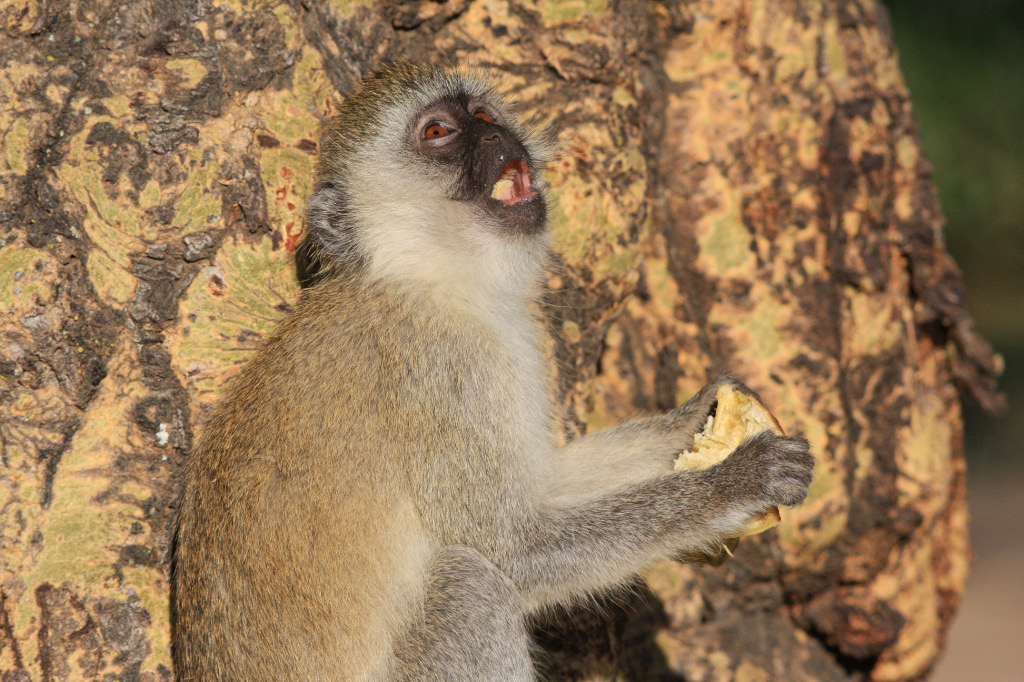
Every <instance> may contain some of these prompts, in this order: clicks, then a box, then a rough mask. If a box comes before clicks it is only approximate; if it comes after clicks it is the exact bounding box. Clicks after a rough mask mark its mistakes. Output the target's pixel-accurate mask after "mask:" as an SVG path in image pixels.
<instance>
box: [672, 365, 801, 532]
mask: <svg viewBox="0 0 1024 682" xmlns="http://www.w3.org/2000/svg"><path fill="white" fill-rule="evenodd" d="M715 397H716V398H717V400H718V408H717V409H716V410H715V414H714V415H713V416H709V417H708V422H707V424H706V425H705V426H704V430H703V431H702V432H701V433H698V434H696V435H695V436H694V437H693V447H692V448H691V449H690V450H687V451H686V452H684V453H682V454H681V455H679V458H678V459H676V464H675V467H676V469H707V468H709V467H712V466H714V465H716V464H718V463H719V462H721V461H722V460H724V459H725V458H726V457H728V456H729V453H731V452H732V451H733V450H735V449H736V448H737V447H739V444H740V443H742V442H743V441H745V440H746V439H748V438H750V437H751V436H756V435H757V434H759V433H761V432H762V431H764V430H766V429H768V430H771V431H775V432H777V433H783V431H782V427H781V426H779V422H778V421H776V420H775V417H773V416H772V414H771V412H769V411H768V410H767V408H765V406H764V405H762V404H761V403H760V401H758V399H757V398H755V397H753V396H750V395H747V394H746V393H743V392H742V391H738V390H736V388H735V387H733V386H729V385H726V386H722V387H721V388H720V389H718V394H717V395H716V396H715ZM780 521H782V517H781V516H780V515H779V508H778V507H773V508H771V509H767V510H765V511H763V512H761V513H759V514H755V515H754V516H752V517H751V518H750V520H749V521H747V525H746V527H745V528H744V529H743V531H742V532H741V533H739V535H738V536H737V537H744V536H747V535H756V534H757V533H763V532H764V531H766V530H768V529H769V528H774V527H775V526H777V525H779V522H780Z"/></svg>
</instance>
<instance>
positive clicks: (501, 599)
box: [399, 547, 535, 682]
mask: <svg viewBox="0 0 1024 682" xmlns="http://www.w3.org/2000/svg"><path fill="white" fill-rule="evenodd" d="M524 618H525V609H524V607H523V600H522V597H521V596H520V595H519V592H518V591H517V590H516V589H515V586H514V585H513V584H512V582H511V581H510V580H509V579H508V577H507V576H505V575H504V574H503V573H502V572H501V571H499V570H498V569H497V568H496V567H495V566H494V564H492V563H491V562H490V561H488V560H487V559H486V558H485V557H484V556H483V555H481V554H480V553H479V552H477V551H475V550H472V549H469V548H467V547H446V548H444V549H442V550H440V551H438V553H437V554H436V555H435V556H434V558H433V559H432V560H431V563H430V567H429V569H428V573H427V584H426V591H425V598H424V608H423V618H422V620H421V621H420V622H418V623H416V625H415V626H414V627H413V628H412V630H411V631H410V632H409V635H408V637H407V638H406V639H405V641H404V642H403V645H402V647H401V650H400V653H399V659H400V661H401V668H402V669H404V670H405V671H407V673H408V674H407V676H406V678H405V679H406V680H408V681H410V682H411V681H412V680H416V681H417V682H418V681H420V680H423V681H426V680H439V679H444V680H452V681H453V682H455V681H460V682H461V681H463V680H464V681H466V682H469V681H470V680H474V681H478V682H484V681H487V682H490V681H493V682H497V681H498V680H509V681H512V682H532V681H533V680H534V679H535V675H534V669H533V663H532V661H531V659H530V640H529V635H528V634H527V631H526V623H525V619H524Z"/></svg>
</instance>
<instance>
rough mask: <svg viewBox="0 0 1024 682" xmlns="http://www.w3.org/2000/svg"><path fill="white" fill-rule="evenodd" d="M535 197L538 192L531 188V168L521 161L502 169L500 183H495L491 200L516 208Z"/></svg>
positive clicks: (509, 163) (510, 162)
mask: <svg viewBox="0 0 1024 682" xmlns="http://www.w3.org/2000/svg"><path fill="white" fill-rule="evenodd" d="M535 196H537V192H535V191H534V190H533V187H531V186H530V168H529V167H528V166H527V165H526V162H525V161H522V160H521V159H516V160H515V161H509V162H508V163H507V164H505V167H504V168H502V169H501V175H500V176H499V177H498V181H497V182H495V183H494V188H493V189H492V190H491V198H492V199H497V200H498V201H500V202H501V203H503V204H505V205H506V206H515V205H516V204H518V203H520V202H523V201H526V200H527V199H532V198H534V197H535Z"/></svg>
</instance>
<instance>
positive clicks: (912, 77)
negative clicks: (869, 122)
mask: <svg viewBox="0 0 1024 682" xmlns="http://www.w3.org/2000/svg"><path fill="white" fill-rule="evenodd" d="M886 4H887V5H888V7H889V10H890V12H891V13H892V18H893V28H894V31H895V35H896V44H897V47H898V48H899V51H900V66H901V68H902V69H903V73H904V75H905V77H906V80H907V85H908V86H909V87H910V91H911V94H912V95H913V98H914V110H915V116H916V118H917V122H918V125H919V127H920V133H921V140H922V143H923V145H924V149H925V152H926V154H927V155H928V158H929V159H930V160H931V162H932V164H933V165H934V168H935V171H934V173H935V175H934V178H935V183H936V184H937V185H938V188H939V198H940V199H941V201H942V206H943V209H944V210H945V213H946V218H947V221H948V222H947V227H946V241H947V245H948V247H949V251H950V252H951V253H952V254H953V257H954V258H955V259H956V261H957V263H958V264H959V265H960V268H961V269H962V270H963V274H964V280H965V284H966V287H967V304H968V307H969V309H970V311H971V313H972V314H973V316H974V319H975V321H976V322H977V326H978V330H979V331H980V332H981V333H982V335H983V336H985V337H986V338H987V339H988V340H989V341H991V342H992V344H993V345H994V346H995V347H996V350H997V351H998V352H999V353H1000V354H1002V356H1003V358H1004V359H1005V362H1006V371H1005V373H1004V374H1003V377H1002V379H1001V381H1000V387H1001V388H1002V390H1003V391H1004V392H1005V393H1006V396H1007V399H1008V402H1009V409H1008V410H1007V412H1006V414H1005V415H1002V416H995V415H991V414H987V413H985V412H984V411H983V410H981V409H980V407H979V406H978V405H977V404H976V403H974V402H973V401H972V400H971V399H969V398H968V399H966V400H965V402H964V411H965V414H964V417H965V421H966V425H965V449H966V453H967V463H968V483H967V493H968V504H969V506H970V512H971V545H972V550H973V552H974V560H973V563H972V566H971V574H970V578H969V579H968V583H967V592H966V593H965V595H964V599H963V602H962V603H961V607H960V611H959V613H958V614H957V617H956V619H955V620H954V621H953V627H952V629H951V630H950V632H949V638H948V641H947V646H946V649H945V651H944V653H943V655H942V658H941V659H940V660H939V662H938V665H937V666H936V668H935V670H934V674H933V675H932V676H931V678H930V682H967V681H973V680H991V681H992V682H1003V681H1004V680H1005V681H1006V682H1009V681H1010V680H1021V679H1024V677H1022V673H1021V671H1022V670H1024V646H1022V645H1021V644H1022V642H1024V579H1022V577H1021V576H1022V575H1024V2H1022V0H888V2H887V3H886Z"/></svg>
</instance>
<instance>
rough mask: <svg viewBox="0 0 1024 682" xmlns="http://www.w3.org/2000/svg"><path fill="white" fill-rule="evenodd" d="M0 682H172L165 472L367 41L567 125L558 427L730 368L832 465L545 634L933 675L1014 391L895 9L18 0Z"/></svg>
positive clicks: (803, 670) (752, 662) (658, 662)
mask: <svg viewBox="0 0 1024 682" xmlns="http://www.w3.org/2000/svg"><path fill="white" fill-rule="evenodd" d="M0 18H2V21H3V23H4V29H5V31H6V36H5V37H4V38H2V39H0V62H2V64H3V71H2V72H0V83H2V87H0V136H2V140H3V145H2V149H0V202H2V203H0V239H2V241H0V282H2V284H0V310H2V311H3V317H2V320H0V375H2V378H0V405H2V407H0V437H2V451H0V457H2V459H0V552H2V554H0V588H2V591H0V679H2V680H3V682H11V681H18V682H22V681H25V680H33V681H36V680H39V681H49V680H71V679H75V680H100V679H110V678H111V677H113V678H115V679H124V680H135V679H137V680H147V681H148V680H169V679H170V678H171V676H172V672H171V669H170V665H171V664H170V657H169V652H168V647H169V614H168V581H167V577H168V558H169V547H170V543H171V535H170V533H171V528H172V519H173V515H174V510H175V504H176V498H177V496H178V494H179V489H180V483H179V472H180V470H181V466H182V463H183V461H184V460H185V458H186V457H187V456H188V453H189V451H190V450H191V448H192V445H193V442H194V434H195V433H196V432H198V431H201V429H202V424H203V420H204V416H205V415H206V414H207V412H208V410H209V408H210V406H211V404H212V403H213V401H215V400H216V398H217V396H218V394H219V393H220V391H221V390H222V388H223V385H224V382H225V381H226V380H227V379H228V378H229V377H230V376H231V375H232V374H234V373H235V372H236V371H237V369H238V367H239V365H240V364H241V363H243V362H244V361H245V359H246V358H247V357H248V356H249V354H250V353H251V351H252V349H253V348H254V347H255V346H256V344H257V343H258V342H259V341H260V339H261V338H262V337H263V336H264V335H265V334H266V333H267V332H268V331H269V330H271V329H272V328H273V326H274V325H275V323H276V322H277V321H278V320H280V319H281V317H282V316H283V315H284V314H285V313H286V312H287V310H288V309H289V307H290V305H291V304H292V303H293V302H294V300H295V297H296V295H297V291H298V289H297V285H296V281H295V276H294V269H293V266H292V253H293V251H294V248H295V245H296V242H297V240H298V237H299V235H300V234H301V232H302V230H303V221H304V217H303V205H304V201H305V199H306V197H307V196H308V194H309V191H310V188H311V185H312V177H313V172H314V165H315V159H316V152H317V141H318V128H319V125H320V121H321V120H322V117H323V116H324V114H325V113H326V112H328V111H329V110H330V108H331V101H332V98H334V97H336V96H337V95H339V94H340V95H342V96H343V95H344V94H345V93H346V92H349V91H351V88H352V87H353V84H354V83H356V82H357V81H358V79H359V78H360V77H361V76H363V75H365V74H366V73H367V72H369V71H370V70H372V68H373V67H375V66H376V65H378V64H379V63H380V62H381V61H382V60H383V59H386V58H393V57H398V56H403V55H405V56H411V57H413V58H426V57H432V56H437V55H444V56H446V57H449V58H453V59H455V60H457V61H458V62H460V63H467V64H481V63H487V64H490V65H491V66H492V67H493V68H494V69H495V70H496V71H498V72H499V73H502V74H503V75H504V76H505V81H506V87H507V89H508V90H510V91H511V92H512V93H513V98H514V99H517V100H518V101H520V102H521V103H522V104H523V106H524V109H526V110H527V111H528V112H536V113H537V114H539V115H541V116H542V117H544V118H546V119H547V120H548V121H550V123H551V125H552V126H553V127H554V128H555V130H557V131H558V137H559V141H560V143H561V145H560V146H561V149H562V153H561V155H560V157H559V158H558V160H557V161H556V162H555V164H554V165H553V167H552V169H551V171H550V173H549V176H550V179H551V183H552V185H553V187H554V193H555V196H556V203H555V209H554V212H553V232H554V240H555V244H556V250H557V252H558V255H559V258H558V262H557V263H556V265H555V266H554V267H553V269H552V273H551V277H550V281H549V285H550V286H549V295H548V297H547V303H549V304H550V305H549V306H548V308H549V312H550V320H551V321H550V323H549V332H550V334H551V337H552V339H553V343H552V355H553V357H554V360H555V361H556V363H557V400H558V402H559V404H560V405H561V406H562V407H563V408H564V419H563V423H564V431H565V434H566V435H567V436H569V437H571V436H573V435H575V434H577V433H580V432H582V431H585V430H587V429H595V428H599V427H601V426H603V425H605V424H608V423H613V422H616V421H618V420H620V419H622V418H625V417H627V416H629V415H631V414H633V413H635V412H636V411H637V410H662V409H667V408H670V407H672V406H674V405H676V404H678V403H679V402H680V401H682V400H684V399H685V398H687V397H688V396H689V395H690V394H692V393H693V392H694V391H695V390H696V389H697V387H698V386H699V385H700V384H701V383H702V382H703V381H704V380H705V379H706V378H707V377H708V376H709V374H710V373H711V372H713V371H715V370H716V369H717V368H721V367H727V368H730V369H732V370H733V371H735V372H736V373H737V374H739V375H740V376H741V377H743V378H744V379H745V380H746V381H747V382H748V383H750V385H751V386H753V387H754V388H755V389H757V390H758V391H760V392H761V394H762V396H763V397H764V398H765V400H766V402H767V403H768V404H769V406H770V407H771V408H772V410H773V411H774V412H775V414H776V416H777V417H778V418H779V420H780V422H781V423H782V424H783V425H784V426H785V427H786V429H787V430H788V431H792V432H799V433H803V434H806V436H807V437H808V438H809V439H810V441H811V443H812V446H813V448H814V451H815V453H816V454H817V455H818V457H819V461H820V464H819V472H818V476H817V480H816V481H815V484H814V487H813V491H812V496H811V498H810V500H809V502H808V503H807V504H806V505H804V506H803V507H800V508H798V509H795V510H792V511H791V512H789V514H788V516H787V518H786V521H785V523H784V524H783V525H782V526H781V527H780V528H779V529H778V531H773V532H770V533H767V534H765V535H761V536H757V537H753V538H746V539H744V540H743V542H742V543H741V544H740V546H739V548H738V550H737V551H736V553H735V558H734V559H732V560H731V561H729V562H727V563H726V565H724V566H723V567H721V568H718V569H712V568H709V567H703V566H683V565H678V564H671V563H664V564H659V565H657V566H654V567H653V568H652V569H651V570H650V572H649V574H648V576H647V578H648V581H649V584H650V589H646V588H642V589H638V590H637V592H638V593H639V596H637V597H632V596H631V597H621V598H620V599H618V600H615V601H614V602H613V603H610V604H607V605H605V606H604V607H603V608H601V609H591V610H580V611H578V612H575V613H572V614H568V615H563V616H561V617H559V618H557V619H555V620H554V621H552V622H549V623H545V624H543V625H542V626H541V627H540V628H538V638H539V640H540V642H541V644H542V646H543V648H544V651H545V653H544V658H545V665H546V666H547V669H548V670H549V671H550V673H551V674H552V676H553V677H555V678H557V679H573V680H686V681H687V682H703V681H711V680H715V681H719V680H722V681H724V680H736V681H741V680H742V681H752V680H785V681H787V682H795V681H800V680H822V681H829V682H832V681H835V682H840V681H847V680H887V681H888V680H892V681H896V680H915V679H920V678H921V677H922V676H924V675H925V674H926V672H927V671H928V669H929V666H930V665H931V664H932V662H933V661H934V659H935V656H936V655H937V653H938V651H939V649H940V647H941V645H942V639H943V634H944V632H945V630H946V628H947V626H948V623H949V620H950V618H951V616H952V614H953V612H954V610H955V608H956V604H957V600H958V598H959V595H960V594H961V592H962V590H963V586H964V579H965V576H966V568H967V561H968V549H967V538H966V509H965V502H964V463H963V454H962V431H961V419H960V405H959V398H958V395H957V393H956V390H955V389H954V382H959V383H960V385H961V386H962V387H965V388H966V389H968V390H969V391H971V392H973V393H974V395H975V396H977V397H978V398H979V399H980V400H982V402H984V403H986V404H988V405H996V404H997V403H998V401H999V396H998V395H996V394H995V393H994V380H995V376H996V375H997V374H998V366H997V359H996V358H994V357H993V355H992V353H991V351H990V349H989V348H988V346H987V345H986V344H985V343H984V341H982V340H981V339H979V338H978V337H977V336H975V334H974V333H973V331H972V326H971V321H970V319H969V318H968V317H967V314H966V312H965V309H964V305H963V291H962V287H961V282H960V276H959V273H958V271H957V270H956V267H955V266H954V265H953V263H952V262H951V261H950V259H949V257H948V255H947V254H946V253H945V250H944V247H943V243H942V237H941V224H942V217H941V213H940V211H939V207H938V204H937V201H936V197H935V191H934V187H933V186H932V184H931V181H930V179H929V169H928V165H927V162H926V161H925V160H924V159H923V158H922V155H921V151H920V146H919V144H918V140H917V135H916V133H915V130H914V124H913V120H912V117H911V106H910V100H909V97H908V95H907V91H906V88H905V86H904V84H903V81H902V79H901V77H900V74H899V71H898V69H897V66H896V57H895V54H894V50H893V46H892V40H891V36H890V29H889V26H888V21H887V18H886V15H885V13H884V10H882V9H881V8H880V7H879V5H878V4H877V3H876V2H873V1H872V0H854V1H850V2H841V1H839V0H826V1H825V2H821V3H818V2H813V3H810V2H808V3H799V2H783V3H771V2H749V1H743V0H707V1H705V2H701V3H690V2H682V3H672V2H664V3H655V2H641V1H640V0H620V1H618V2H616V1H615V0H609V1H607V2H605V1H602V0H575V1H570V0H564V1H560V2H546V1H544V0H537V2H519V1H517V0H475V1H474V2H470V1H469V0H448V1H447V2H421V1H419V0H406V1H404V2H383V1H378V2H358V1H355V2H342V1H341V0H335V1H334V2H320V1H315V0H291V1H286V0H276V1H275V0H271V1H268V2H255V3H251V4H250V3H244V2H241V1H240V0H214V1H213V2H205V1H202V2H201V1H200V0H190V1H183V0H163V1H161V0H152V2H148V3H146V2H122V3H117V2H98V1H96V0H77V1H73V0H5V2H4V3H2V5H0Z"/></svg>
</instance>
